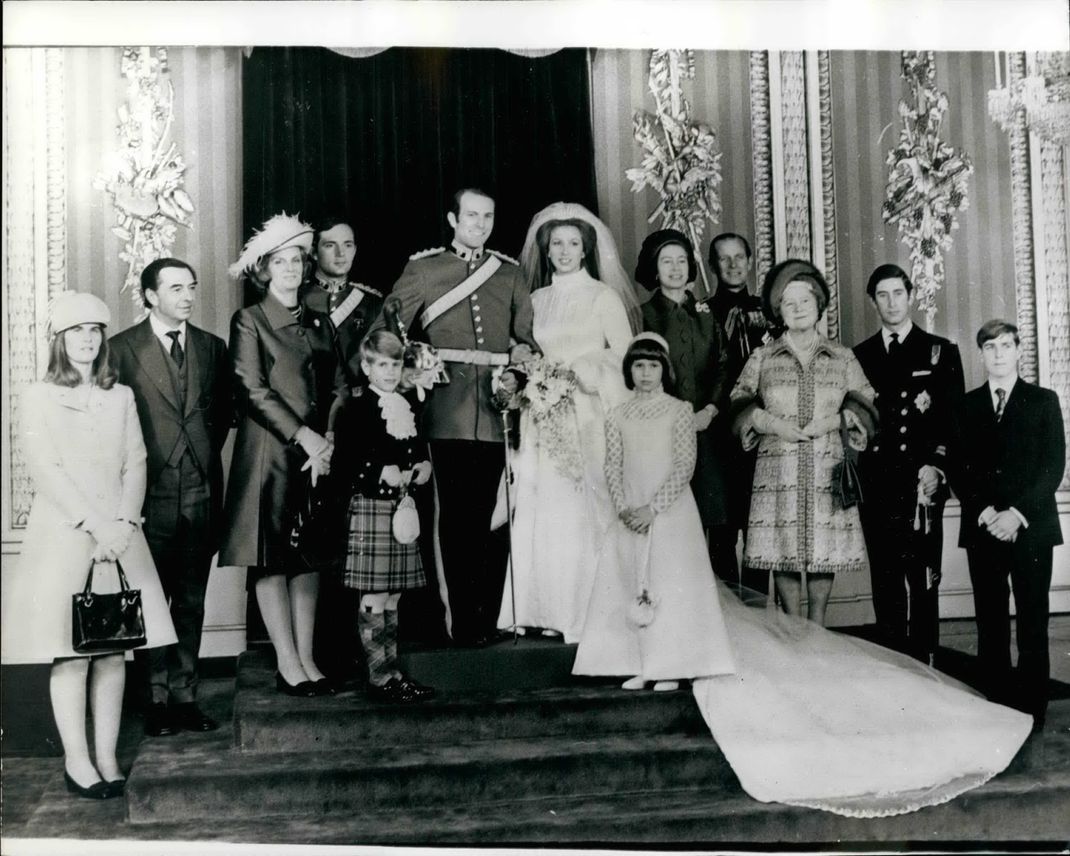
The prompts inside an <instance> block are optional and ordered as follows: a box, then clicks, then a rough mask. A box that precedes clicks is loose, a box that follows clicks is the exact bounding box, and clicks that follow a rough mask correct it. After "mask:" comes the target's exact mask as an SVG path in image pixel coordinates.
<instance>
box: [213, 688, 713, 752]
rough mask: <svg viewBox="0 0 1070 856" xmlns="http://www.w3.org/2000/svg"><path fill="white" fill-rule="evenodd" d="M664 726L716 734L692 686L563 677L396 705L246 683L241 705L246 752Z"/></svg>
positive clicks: (240, 735) (239, 731)
mask: <svg viewBox="0 0 1070 856" xmlns="http://www.w3.org/2000/svg"><path fill="white" fill-rule="evenodd" d="M665 733H679V734H694V735H703V734H706V735H708V734H709V731H708V729H707V728H706V726H705V723H704V722H703V720H702V715H701V714H700V713H699V710H698V706H697V705H696V704H695V700H694V697H693V696H692V695H691V692H690V691H689V690H681V691H678V692H671V693H652V692H627V691H625V690H622V689H620V688H619V687H616V686H614V687H595V686H577V687H575V688H571V689H569V688H563V687H556V688H552V689H546V690H515V691H512V692H510V693H508V694H504V695H500V696H497V697H496V698H489V697H484V696H479V695H458V694H440V695H439V696H438V697H436V698H434V699H430V700H428V701H426V702H421V703H419V704H410V705H397V704H384V703H377V702H373V701H369V700H368V698H367V697H366V696H365V695H364V693H363V692H347V693H341V694H339V695H337V696H334V697H330V696H326V697H320V698H312V699H300V698H290V697H288V696H283V695H280V694H278V693H275V692H271V693H266V692H258V691H253V690H249V689H248V688H246V689H242V690H239V692H238V695H237V697H236V699H235V705H234V737H235V745H236V746H237V747H238V748H239V749H241V750H243V751H245V752H311V751H316V750H319V751H331V750H338V749H344V748H359V747H366V748H367V747H371V748H374V747H384V746H405V745H411V744H412V743H413V742H415V741H418V742H419V743H421V744H424V745H429V744H447V743H467V742H472V741H477V740H498V739H513V738H522V737H551V736H561V737H564V736H569V737H573V738H575V739H582V738H584V737H586V736H588V735H589V736H591V737H601V736H606V735H611V734H665Z"/></svg>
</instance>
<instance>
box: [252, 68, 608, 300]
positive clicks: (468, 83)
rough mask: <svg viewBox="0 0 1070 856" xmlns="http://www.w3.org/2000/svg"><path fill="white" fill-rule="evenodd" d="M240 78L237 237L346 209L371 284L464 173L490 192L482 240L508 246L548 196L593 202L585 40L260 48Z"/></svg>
mask: <svg viewBox="0 0 1070 856" xmlns="http://www.w3.org/2000/svg"><path fill="white" fill-rule="evenodd" d="M242 81H243V95H242V98H243V113H244V143H243V145H244V159H243V162H244V199H243V214H244V221H245V237H248V235H249V234H250V232H251V230H252V229H253V228H254V227H256V226H258V225H259V224H260V223H261V222H263V221H264V220H265V219H266V218H267V217H269V216H270V215H271V214H273V213H275V212H277V211H280V210H286V211H288V212H290V213H295V212H299V213H300V214H301V216H302V217H303V218H306V219H312V218H315V217H317V216H320V215H322V214H325V213H334V212H339V213H342V214H344V215H347V216H349V217H350V218H351V220H352V222H353V223H354V225H355V227H356V230H357V245H358V251H357V263H356V266H355V269H354V274H355V276H356V277H357V278H358V279H360V280H362V281H364V282H366V283H367V284H369V285H373V286H376V287H379V288H382V289H389V288H390V286H391V285H392V283H393V282H394V280H395V279H396V278H397V276H398V274H399V273H400V271H401V268H402V267H403V266H404V263H405V260H406V259H407V257H408V256H409V255H410V254H411V253H413V252H415V251H417V250H420V249H423V248H425V247H429V246H438V245H442V244H444V243H447V242H448V240H449V232H450V230H449V227H448V225H447V223H446V219H445V215H446V211H447V210H448V207H449V204H450V201H451V197H452V194H453V192H454V191H455V190H456V189H457V188H458V187H461V186H469V185H470V186H477V187H484V188H485V189H486V190H487V191H489V192H491V193H493V194H494V196H495V197H496V199H497V202H498V206H497V218H496V219H497V223H496V225H495V230H494V235H493V236H492V238H491V240H490V242H489V244H490V246H492V247H493V248H495V249H499V250H501V251H502V252H505V253H508V254H510V255H515V254H517V253H519V251H520V248H521V244H522V243H523V239H524V234H525V231H526V229H527V225H528V222H529V221H530V219H531V216H532V215H533V214H534V213H535V212H536V211H538V210H539V209H540V208H542V207H543V206H545V205H547V204H549V203H550V202H554V201H556V200H559V199H564V200H568V201H574V202H579V203H582V204H584V205H586V206H588V207H589V208H591V209H592V210H597V195H596V187H595V174H594V144H593V137H592V131H591V103H590V81H589V68H588V61H587V54H586V51H585V50H582V49H578V50H561V51H558V52H556V53H554V54H552V55H550V56H545V57H539V58H534V57H522V56H517V55H515V54H512V53H508V52H506V51H501V50H482V49H470V50H448V49H418V48H391V49H389V50H386V51H383V52H381V53H377V54H375V55H374V56H366V57H363V58H359V59H354V58H351V57H346V56H342V55H339V54H338V53H336V52H333V51H330V50H327V49H323V48H257V50H256V51H255V52H253V53H252V55H251V56H249V57H247V58H246V59H245V61H244V67H243V73H242Z"/></svg>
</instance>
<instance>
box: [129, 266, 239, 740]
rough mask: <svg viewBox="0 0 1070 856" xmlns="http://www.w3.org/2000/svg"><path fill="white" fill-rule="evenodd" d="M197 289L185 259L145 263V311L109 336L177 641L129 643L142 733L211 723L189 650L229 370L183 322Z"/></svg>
mask: <svg viewBox="0 0 1070 856" xmlns="http://www.w3.org/2000/svg"><path fill="white" fill-rule="evenodd" d="M196 293H197V276H196V274H195V273H194V271H193V268H192V267H191V266H190V265H188V264H187V263H186V262H184V261H180V260H179V259H171V258H165V259H157V260H156V261H153V262H151V263H150V264H148V265H147V266H146V267H145V270H144V271H142V273H141V294H142V297H143V299H144V301H145V305H146V306H147V307H148V308H149V316H148V317H147V318H146V319H145V320H144V321H142V322H140V323H139V324H136V325H134V326H133V327H130V328H128V329H126V330H124V331H122V332H121V333H119V334H117V335H116V336H113V337H112V339H111V340H110V345H111V353H112V360H113V362H114V364H115V368H116V370H117V371H118V373H119V380H120V382H121V383H124V384H126V385H127V386H129V387H130V388H131V389H132V390H133V391H134V398H135V400H136V402H137V411H138V418H139V421H140V422H141V431H142V434H143V435H144V438H145V448H146V450H147V452H148V489H147V491H146V493H145V503H144V506H143V508H142V514H143V515H144V531H145V538H146V540H147V541H148V543H149V549H150V551H151V552H152V557H153V560H154V561H155V562H156V569H157V571H158V572H159V575H160V582H161V583H162V584H163V588H164V593H165V594H166V595H167V597H168V600H169V601H170V606H171V618H172V620H173V621H174V624H175V631H176V633H177V635H178V643H177V644H175V645H171V646H169V647H167V648H154V649H152V650H150V651H145V652H141V651H139V652H137V657H138V659H139V660H140V661H141V662H142V663H144V664H145V665H146V666H147V668H148V673H149V692H150V704H149V707H148V711H147V714H146V717H145V732H146V734H148V735H149V736H153V737H156V736H164V735H169V734H174V733H175V732H176V731H178V730H181V729H186V730H188V731H211V730H213V729H215V728H216V727H217V725H218V723H216V722H215V720H213V719H212V718H211V717H209V716H207V715H206V714H205V713H204V712H203V711H202V710H201V709H200V708H199V707H198V706H197V700H196V694H197V656H198V653H199V651H200V645H201V628H202V625H203V623H204V594H205V589H206V587H207V585H208V572H209V569H210V567H211V563H212V555H213V554H214V553H215V551H216V548H217V546H218V541H219V537H218V536H219V527H220V511H221V508H222V502H223V467H222V462H221V460H220V451H221V450H222V448H223V443H224V441H225V440H226V438H227V432H228V431H229V430H230V421H231V406H232V405H231V392H230V373H231V370H230V360H229V359H228V358H227V346H226V344H225V343H224V342H223V340H222V339H220V338H219V337H218V336H213V335H212V334H211V333H208V332H206V331H204V330H201V329H200V328H198V327H194V326H193V325H192V324H190V323H189V317H190V314H191V313H192V311H193V304H194V302H195V300H196Z"/></svg>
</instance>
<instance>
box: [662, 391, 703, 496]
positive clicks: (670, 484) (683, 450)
mask: <svg viewBox="0 0 1070 856" xmlns="http://www.w3.org/2000/svg"><path fill="white" fill-rule="evenodd" d="M680 404H681V405H682V406H680V407H677V408H676V414H675V416H674V417H673V421H672V447H673V460H672V472H670V473H669V477H668V478H667V479H665V481H664V482H663V483H662V485H661V487H659V488H658V492H657V493H655V494H654V498H653V499H652V500H651V501H650V507H651V508H652V509H654V512H655V513H656V514H660V513H661V512H663V511H665V510H666V509H667V508H669V507H670V506H671V505H672V504H673V503H674V502H676V500H677V498H678V497H679V496H680V494H681V493H683V492H684V491H685V490H687V489H688V485H689V484H690V483H691V476H692V475H693V474H694V472H695V458H696V457H697V455H698V441H697V440H696V439H695V438H696V434H695V425H694V417H693V416H692V415H691V406H690V405H689V404H686V403H685V402H680Z"/></svg>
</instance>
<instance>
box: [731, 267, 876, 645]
mask: <svg viewBox="0 0 1070 856" xmlns="http://www.w3.org/2000/svg"><path fill="white" fill-rule="evenodd" d="M828 302H829V288H828V285H827V284H826V282H825V278H824V277H823V276H822V275H821V273H820V272H819V271H818V270H817V268H815V267H814V266H813V265H812V264H810V263H809V262H805V261H801V260H798V259H789V260H788V261H785V262H782V263H780V264H778V265H777V266H776V267H774V268H773V269H772V270H770V271H769V273H768V275H767V276H766V278H765V282H764V284H763V286H762V307H763V311H764V312H765V314H766V316H767V318H768V319H769V321H770V322H771V323H772V324H773V325H774V326H776V327H782V328H783V330H784V332H783V333H782V334H781V335H780V336H779V337H778V338H777V339H775V340H774V341H773V342H770V343H769V344H768V345H764V346H762V347H761V348H759V349H758V350H756V351H755V352H754V353H753V354H751V356H750V358H749V359H748V360H747V363H746V365H745V366H744V368H743V372H742V374H741V375H740V376H739V380H738V382H737V383H736V386H735V388H734V389H733V390H732V403H733V405H734V406H735V407H737V408H742V407H743V406H744V405H750V406H749V407H747V408H746V409H745V410H744V411H743V413H742V415H741V417H740V418H739V419H738V420H737V430H738V431H739V432H740V436H741V438H742V441H743V446H744V448H747V449H751V448H754V447H755V446H757V447H758V458H757V463H756V465H755V470H754V489H753V493H752V495H751V506H750V518H749V522H748V525H747V541H746V547H745V550H744V564H746V565H747V566H748V567H751V568H757V569H766V570H769V571H771V572H772V574H773V579H774V582H775V585H776V591H777V594H778V595H779V597H780V600H781V602H782V603H783V605H784V608H785V610H786V611H787V612H789V613H791V614H793V615H795V614H798V613H799V611H800V609H801V601H802V597H803V595H804V594H805V595H806V596H807V598H808V601H809V605H808V608H807V615H808V617H809V618H810V619H811V620H813V621H816V622H818V623H819V624H824V622H825V608H826V606H827V604H828V598H829V593H830V592H831V590H832V580H833V576H834V575H835V574H837V573H841V572H854V571H861V570H862V569H863V568H864V567H865V563H866V549H865V542H864V541H863V538H862V528H861V525H860V523H859V518H858V508H857V506H852V507H850V508H843V507H842V506H841V504H840V503H839V501H838V500H837V498H836V496H835V495H834V491H833V472H834V470H835V469H836V467H837V465H838V464H840V463H841V461H843V458H844V450H843V444H842V442H841V439H840V420H841V412H842V413H843V418H845V419H846V420H847V426H848V429H849V430H848V439H849V441H850V445H851V446H852V447H854V448H856V449H863V448H865V446H866V444H867V441H868V437H869V435H870V434H871V433H872V431H873V430H874V428H875V412H873V411H872V401H873V387H872V386H870V384H869V381H868V380H867V379H866V376H865V374H864V373H863V371H862V367H861V366H860V365H859V363H858V360H856V359H855V357H854V354H853V353H851V350H850V349H849V348H846V347H844V346H843V345H841V344H839V343H838V342H832V341H830V340H828V339H827V338H825V337H824V336H823V335H821V333H820V332H819V330H818V326H817V325H818V322H819V321H820V319H821V317H822V315H824V313H825V308H826V307H827V306H828ZM848 400H850V401H851V402H852V407H849V408H845V402H846V401H848Z"/></svg>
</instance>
